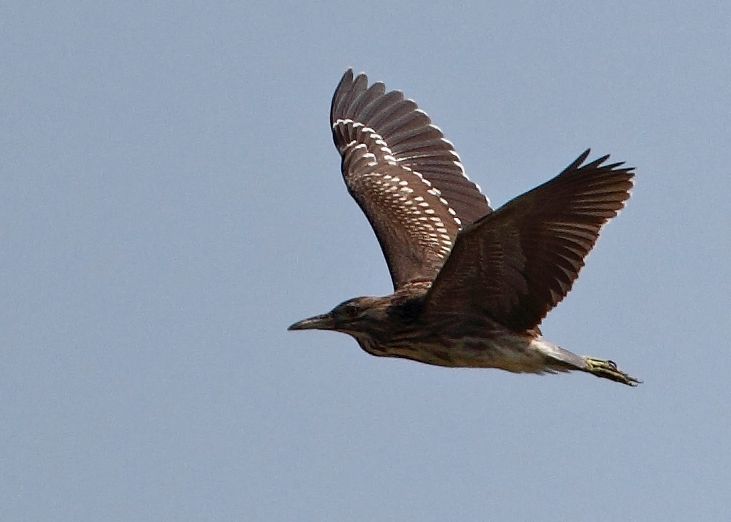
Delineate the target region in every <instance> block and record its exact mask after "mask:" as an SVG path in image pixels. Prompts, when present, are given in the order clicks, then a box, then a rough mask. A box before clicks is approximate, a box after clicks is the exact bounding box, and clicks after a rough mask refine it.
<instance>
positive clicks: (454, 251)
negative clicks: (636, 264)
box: [288, 68, 641, 386]
mask: <svg viewBox="0 0 731 522" xmlns="http://www.w3.org/2000/svg"><path fill="white" fill-rule="evenodd" d="M330 125H331V130H332V135H333V140H334V142H335V146H336V147H337V149H338V152H339V153H340V155H341V170H342V175H343V179H344V181H345V185H346V187H347V190H348V191H349V193H350V195H351V196H352V197H353V198H354V199H355V201H356V202H357V203H358V205H359V206H360V208H361V209H362V211H363V213H364V214H365V216H366V217H367V219H368V221H369V222H370V224H371V226H372V228H373V230H374V232H375V234H376V237H377V239H378V242H379V244H380V246H381V250H382V251H383V254H384V257H385V258H386V263H387V265H388V270H389V273H390V275H391V280H392V283H393V287H394V292H393V293H392V294H390V295H387V296H380V297H377V296H366V297H356V298H354V299H348V300H346V301H344V302H343V303H341V304H339V305H337V306H336V307H335V308H333V309H332V310H331V311H329V312H327V313H324V314H320V315H316V316H314V317H310V318H307V319H304V320H301V321H298V322H296V323H294V324H292V325H291V326H289V328H288V329H289V330H312V329H316V330H331V331H336V332H341V333H345V334H348V335H350V336H351V337H353V338H354V339H355V340H356V341H357V343H358V344H359V346H360V347H361V348H362V349H363V350H364V351H365V352H367V353H369V354H371V355H374V356H379V357H395V358H402V359H410V360H412V361H417V362H420V363H426V364H429V365H436V366H442V367H467V368H495V369H500V370H506V371H508V372H513V373H529V374H552V373H562V372H572V371H580V372H585V373H588V374H592V375H595V376H597V377H601V378H605V379H609V380H612V381H616V382H619V383H623V384H626V385H628V386H636V385H637V384H639V383H640V382H641V381H639V380H638V379H636V378H635V377H631V376H630V375H628V374H627V373H625V372H623V371H621V370H620V369H619V368H618V367H617V364H616V363H614V362H613V361H611V360H605V359H600V358H597V357H592V356H583V355H577V354H575V353H573V352H570V351H569V350H567V349H565V348H562V347H561V346H559V345H557V344H555V343H553V342H551V341H548V340H547V339H545V338H544V337H543V335H542V333H541V329H540V324H541V322H542V321H543V319H544V318H545V317H546V315H547V314H548V312H549V311H550V310H551V309H553V308H554V307H555V306H556V305H557V304H558V303H559V302H560V301H561V300H563V298H564V297H565V296H566V294H567V293H568V292H569V291H570V290H571V287H572V286H573V284H574V281H575V280H576V278H577V277H578V275H579V272H580V270H581V269H582V267H583V266H584V259H585V257H586V256H587V254H588V253H589V251H590V250H591V249H592V248H593V247H594V245H595V243H596V241H597V239H598V237H599V233H600V231H601V229H602V227H603V226H604V224H606V223H607V222H608V221H609V220H610V219H611V218H613V217H615V216H616V215H617V214H618V213H619V211H620V210H621V209H622V208H624V206H625V202H626V201H627V200H628V198H629V197H630V190H631V189H632V187H633V178H634V168H633V167H626V166H624V163H623V162H622V163H607V160H608V158H609V155H606V156H602V157H600V158H598V159H595V160H592V161H587V158H588V157H589V155H590V149H587V150H586V151H584V152H583V153H582V154H581V155H579V157H578V158H577V159H576V160H575V161H573V162H572V163H571V164H570V165H569V166H567V167H566V168H565V169H564V170H563V171H561V172H560V173H559V174H558V175H557V176H555V177H554V178H552V179H550V180H549V181H547V182H545V183H543V184H542V185H540V186H538V187H536V188H534V189H532V190H530V191H528V192H526V193H524V194H522V195H520V196H517V197H515V198H514V199H512V200H510V201H509V202H508V203H506V204H504V205H503V206H501V207H499V208H495V209H494V208H493V207H492V206H491V204H490V201H489V200H488V198H487V197H486V196H485V195H484V194H483V193H482V191H481V189H480V187H479V186H478V185H477V184H475V183H474V182H473V181H471V180H470V178H469V177H468V176H467V175H466V173H465V169H464V166H463V164H462V162H461V160H460V157H459V156H458V154H457V152H456V151H455V150H454V146H453V144H452V143H451V142H450V141H449V140H447V139H446V138H445V137H444V135H443V133H442V131H441V130H440V129H439V128H438V127H437V126H436V125H434V124H433V123H432V121H431V119H430V117H429V116H428V115H427V114H426V113H425V112H424V111H423V110H421V109H420V108H419V107H418V106H417V104H416V102H414V101H413V100H411V99H407V98H406V97H405V96H404V94H403V92H401V91H398V90H390V91H387V90H386V87H385V85H384V83H382V82H375V83H372V84H370V85H369V81H368V77H367V76H366V75H365V74H364V73H361V74H358V75H357V76H356V75H354V73H353V69H352V68H350V69H348V70H347V71H346V72H345V73H344V74H343V76H342V79H341V80H340V83H339V84H338V86H337V88H336V90H335V94H334V95H333V98H332V102H331V107H330Z"/></svg>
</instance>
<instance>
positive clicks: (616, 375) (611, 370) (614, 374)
mask: <svg viewBox="0 0 731 522" xmlns="http://www.w3.org/2000/svg"><path fill="white" fill-rule="evenodd" d="M584 362H585V363H586V371H587V372H589V373H593V374H594V375H596V376H597V377H604V378H605V379H611V380H613V381H616V382H621V383H622V384H626V385H627V386H637V385H638V384H640V383H641V382H642V381H638V380H637V379H635V378H634V377H630V376H629V375H627V374H626V373H624V372H623V371H620V370H618V369H617V365H616V364H615V363H614V362H613V361H603V360H602V359H594V358H593V357H584Z"/></svg>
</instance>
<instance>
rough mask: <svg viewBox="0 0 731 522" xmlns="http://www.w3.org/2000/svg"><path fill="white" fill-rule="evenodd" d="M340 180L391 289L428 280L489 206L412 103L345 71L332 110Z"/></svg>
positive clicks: (421, 112) (451, 148)
mask: <svg viewBox="0 0 731 522" xmlns="http://www.w3.org/2000/svg"><path fill="white" fill-rule="evenodd" d="M330 124H331V126H332V132H333V139H334V141H335V146H336V147H337V148H338V151H339V152H340V154H341V156H342V171H343V178H344V180H345V184H346V185H347V187H348V191H349V192H350V194H351V195H352V196H353V198H354V199H355V200H356V201H357V202H358V205H360V207H361V209H362V210H363V212H364V213H365V215H366V217H367V218H368V221H369V222H370V223H371V226H372V227H373V230H374V231H375V233H376V236H377V237H378V241H379V243H380V244H381V249H382V250H383V253H384V255H385V257H386V262H387V264H388V268H389V271H390V273H391V279H392V280H393V285H394V288H397V289H398V288H399V287H401V286H403V285H405V284H407V283H410V282H414V281H423V280H427V281H431V280H432V279H434V277H436V275H437V273H438V272H439V270H440V268H441V267H442V265H443V264H444V260H445V259H446V258H447V255H448V254H449V251H450V250H451V248H452V245H453V242H454V239H455V238H456V236H457V233H458V231H459V230H460V228H461V227H462V226H463V225H465V224H469V223H472V222H474V221H476V220H477V219H479V218H481V217H482V216H484V215H485V214H487V213H489V212H490V211H491V209H490V206H489V203H488V201H487V198H486V197H485V196H484V195H483V194H482V193H481V192H480V189H479V187H477V185H475V184H474V183H473V182H472V181H470V180H469V179H468V178H467V176H466V175H465V172H464V168H463V167H462V163H460V160H459V156H458V155H457V153H456V152H455V151H454V148H453V146H452V144H451V143H450V142H449V141H447V140H446V139H445V138H444V136H443V134H442V132H441V131H440V130H439V128H437V127H436V126H434V125H433V124H432V123H431V120H430V119H429V117H428V116H427V115H426V114H425V113H424V112H423V111H421V110H420V109H419V108H418V107H417V105H416V103H415V102H413V101H412V100H407V99H404V95H403V93H401V92H399V91H389V92H386V88H385V86H384V85H383V83H380V82H378V83H374V84H373V85H371V86H368V78H367V76H366V75H364V74H360V75H358V76H357V77H354V76H353V71H352V70H351V69H349V70H348V71H346V72H345V74H344V75H343V78H342V80H340V84H339V85H338V87H337V89H336V90H335V95H334V96H333V100H332V106H331V109H330Z"/></svg>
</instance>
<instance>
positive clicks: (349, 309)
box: [343, 305, 358, 319]
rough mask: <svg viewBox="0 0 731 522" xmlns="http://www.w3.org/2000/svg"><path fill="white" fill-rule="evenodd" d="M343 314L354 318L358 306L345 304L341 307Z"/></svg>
mask: <svg viewBox="0 0 731 522" xmlns="http://www.w3.org/2000/svg"><path fill="white" fill-rule="evenodd" d="M343 315H345V317H347V318H349V319H352V318H354V317H355V316H357V315H358V307H357V306H355V305H345V306H344V307H343Z"/></svg>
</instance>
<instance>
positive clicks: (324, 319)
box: [287, 314, 335, 330]
mask: <svg viewBox="0 0 731 522" xmlns="http://www.w3.org/2000/svg"><path fill="white" fill-rule="evenodd" d="M334 328H335V320H334V319H333V318H332V316H331V315H330V314H322V315H316V316H315V317H310V318H309V319H302V320H301V321H297V322H296V323H294V324H293V325H290V327H289V328H287V330H333V329H334Z"/></svg>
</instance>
